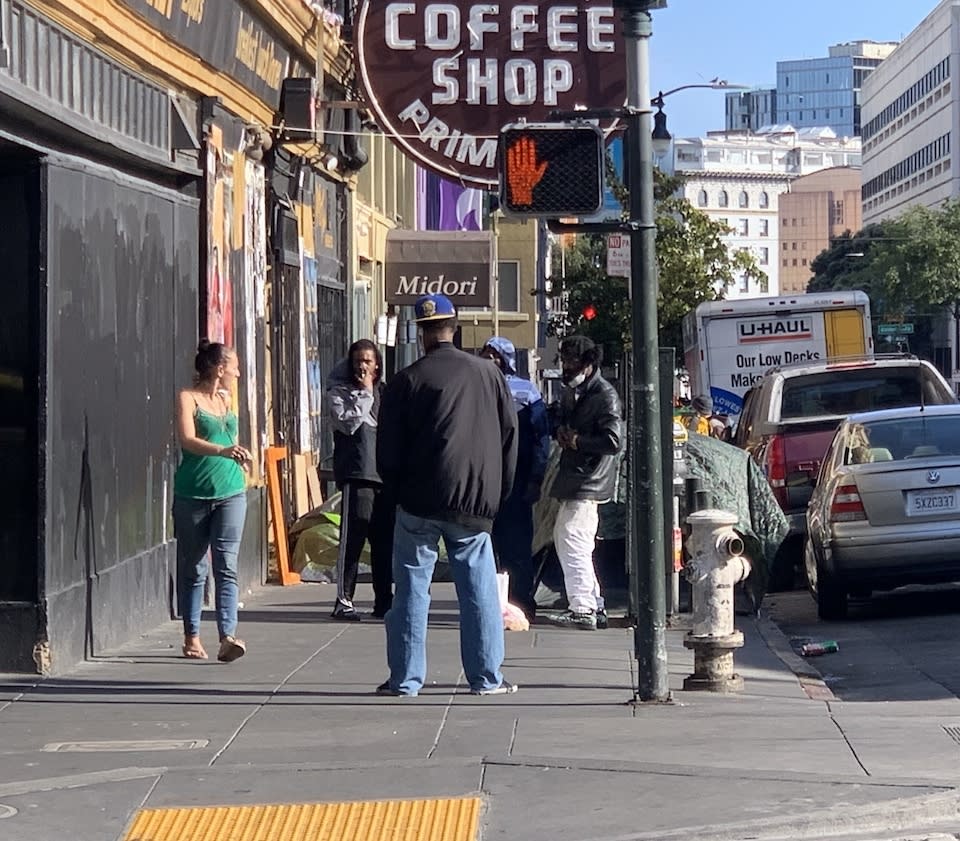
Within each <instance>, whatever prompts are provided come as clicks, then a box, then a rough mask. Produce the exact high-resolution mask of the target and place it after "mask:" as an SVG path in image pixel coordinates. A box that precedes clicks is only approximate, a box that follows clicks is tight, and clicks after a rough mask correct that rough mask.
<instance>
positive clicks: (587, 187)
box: [499, 122, 604, 219]
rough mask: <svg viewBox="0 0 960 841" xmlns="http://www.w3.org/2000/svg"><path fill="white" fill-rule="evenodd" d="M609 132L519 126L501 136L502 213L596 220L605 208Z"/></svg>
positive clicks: (564, 125)
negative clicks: (605, 176)
mask: <svg viewBox="0 0 960 841" xmlns="http://www.w3.org/2000/svg"><path fill="white" fill-rule="evenodd" d="M603 151H604V139H603V132H601V131H600V129H599V128H597V126H595V125H592V124H591V123H568V122H565V123H514V124H511V125H508V126H504V128H503V129H502V130H501V132H500V143H499V169H500V209H501V210H503V212H504V213H505V214H507V215H508V216H518V217H546V218H552V219H556V218H558V217H561V216H592V215H593V214H595V213H597V212H598V211H599V210H600V208H601V207H602V205H603Z"/></svg>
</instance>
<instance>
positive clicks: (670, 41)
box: [650, 0, 938, 137]
mask: <svg viewBox="0 0 960 841" xmlns="http://www.w3.org/2000/svg"><path fill="white" fill-rule="evenodd" d="M937 3H938V0H799V2H794V3H784V2H783V0H728V2H725V3H723V2H717V0H668V5H667V8H666V9H660V10H657V11H654V12H652V15H653V37H652V38H651V40H650V92H651V96H656V94H657V91H658V90H663V91H666V90H670V89H671V88H675V87H679V86H680V85H687V84H694V83H702V82H706V81H709V80H710V79H713V78H715V77H719V78H721V79H726V80H727V81H728V82H730V83H732V84H741V85H748V86H750V87H754V86H769V87H774V86H775V85H776V81H777V62H778V61H788V60H790V59H799V58H821V57H825V56H826V55H827V54H828V51H829V47H830V46H831V45H832V44H841V43H844V42H846V41H860V40H870V41H900V40H902V39H903V38H905V37H906V36H907V35H909V34H910V32H911V31H912V30H913V29H915V28H916V26H917V25H918V24H919V23H920V22H921V21H922V20H923V19H924V18H925V17H926V16H927V15H928V14H929V13H930V12H932V11H933V10H934V9H935V8H936V6H937ZM724 96H725V95H724V92H723V91H714V90H686V91H680V92H679V93H676V94H674V95H673V96H671V97H669V98H668V99H667V100H666V102H665V105H664V109H663V110H664V111H665V112H666V114H667V128H668V130H669V131H670V133H671V134H672V135H673V136H674V137H700V136H703V135H704V134H706V132H708V131H714V130H720V129H723V128H724Z"/></svg>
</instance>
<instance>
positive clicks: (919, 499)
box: [907, 488, 958, 517]
mask: <svg viewBox="0 0 960 841" xmlns="http://www.w3.org/2000/svg"><path fill="white" fill-rule="evenodd" d="M956 510H958V506H957V489H956V488H937V489H936V490H933V489H930V490H926V489H925V490H922V491H907V516H908V517H922V516H923V515H924V514H942V513H944V512H949V511H956Z"/></svg>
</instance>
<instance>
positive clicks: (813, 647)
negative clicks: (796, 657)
mask: <svg viewBox="0 0 960 841" xmlns="http://www.w3.org/2000/svg"><path fill="white" fill-rule="evenodd" d="M839 650H840V646H839V645H838V644H837V641H836V640H820V642H806V643H804V644H803V645H801V646H800V653H801V654H802V655H803V656H804V657H819V656H820V655H821V654H833V653H834V652H837V651H839Z"/></svg>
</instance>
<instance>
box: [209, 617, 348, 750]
mask: <svg viewBox="0 0 960 841" xmlns="http://www.w3.org/2000/svg"><path fill="white" fill-rule="evenodd" d="M347 630H348V629H347V628H346V627H345V628H344V629H343V630H342V631H340V632H339V633H338V634H337V635H336V636H334V637H332V638H330V639H329V640H327V641H326V642H325V643H324V644H323V645H321V646H320V647H319V648H318V649H317V650H316V651H314V652H313V654H311V655H310V656H309V657H308V658H307V659H306V660H304V661H303V662H302V663H301V664H300V665H299V666H297V667H296V668H295V669H294V670H293V671H292V672H290V674H288V675H287V676H286V677H285V678H284V679H283V680H281V681H280V683H278V684H277V685H276V686H275V687H273V689H271V690H270V694H269V695H268V696H267V697H266V698H265V699H264V700H263V701H262V702H260V703H259V704H257V705H256V706H255V707H254V708H253V710H251V712H250V714H249V715H247V716H246V718H244V719H243V721H241V722H240V724H239V726H238V727H237V729H236V730H234V731H233V733H232V734H231V735H230V738H229V739H227V741H226V742H225V743H224V745H223V747H222V748H220V750H218V751H217V752H216V753H215V754H214V755H213V758H212V759H211V760H210V762H209V763H207V765H208V767H212V766H213V764H214V763H215V762H216V761H217V760H218V759H219V758H220V757H221V756H223V754H224V753H226V751H227V748H229V747H230V745H232V744H233V743H234V741H235V740H236V738H237V737H238V736H239V735H240V733H241V732H242V731H243V728H244V727H246V726H247V724H248V723H249V721H250V720H251V719H252V718H253V717H254V716H255V715H256V714H257V713H258V712H260V710H262V709H263V708H264V707H265V706H266V705H267V704H269V703H270V701H271V700H273V699H274V698H276V697H277V695H278V694H279V693H280V690H281V689H283V687H284V686H286V685H287V683H288V682H289V681H290V680H291V679H292V678H293V676H294V675H295V674H296V673H297V672H299V671H300V670H301V669H302V668H304V667H305V666H308V665H309V664H310V663H311V662H312V661H313V659H314V658H315V657H316V656H317V655H318V654H320V653H321V652H323V651H325V650H326V649H328V648H329V647H330V646H331V645H333V644H334V643H335V642H336V641H337V640H338V639H340V637H342V636H343V635H344V634H345V633H346V632H347Z"/></svg>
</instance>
